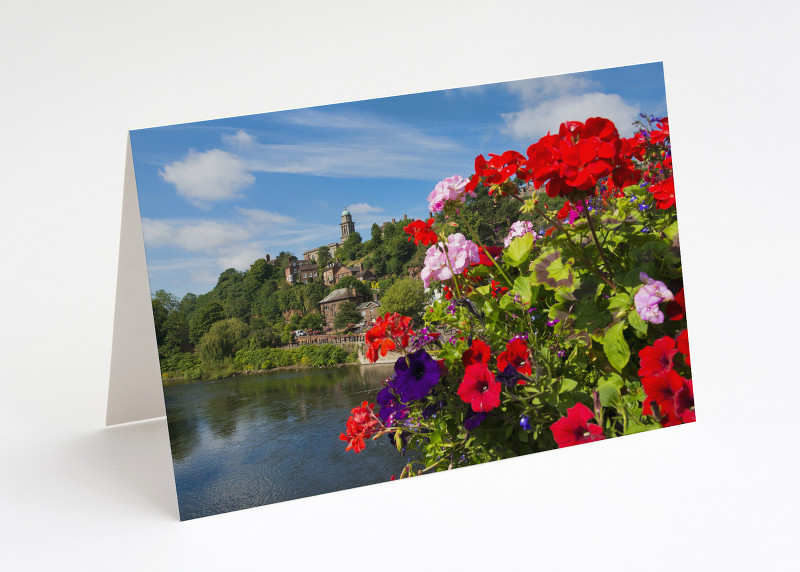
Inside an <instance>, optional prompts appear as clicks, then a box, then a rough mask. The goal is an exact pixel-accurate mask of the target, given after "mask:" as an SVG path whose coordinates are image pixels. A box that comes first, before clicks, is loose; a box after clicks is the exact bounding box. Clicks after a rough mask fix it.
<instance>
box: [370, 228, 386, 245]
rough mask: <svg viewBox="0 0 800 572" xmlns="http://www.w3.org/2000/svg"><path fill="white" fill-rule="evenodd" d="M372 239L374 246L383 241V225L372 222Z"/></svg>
mask: <svg viewBox="0 0 800 572" xmlns="http://www.w3.org/2000/svg"><path fill="white" fill-rule="evenodd" d="M369 232H370V240H372V246H373V248H377V247H378V246H380V245H381V243H383V233H382V232H381V227H380V226H378V223H377V222H374V223H372V228H371V229H370V231H369Z"/></svg>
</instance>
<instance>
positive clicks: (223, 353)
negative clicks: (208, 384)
mask: <svg viewBox="0 0 800 572" xmlns="http://www.w3.org/2000/svg"><path fill="white" fill-rule="evenodd" d="M247 334H248V328H247V324H245V323H244V322H243V321H241V320H240V319H239V318H228V319H227V320H221V321H219V322H216V323H214V324H213V325H212V326H211V328H210V329H209V330H208V332H206V333H205V334H204V335H203V337H202V338H201V340H200V343H199V344H197V355H199V356H200V359H202V360H203V361H204V362H206V363H216V362H221V361H222V360H223V358H226V357H233V355H234V354H235V353H236V351H237V350H239V349H241V348H242V346H243V343H244V340H245V339H246V338H247Z"/></svg>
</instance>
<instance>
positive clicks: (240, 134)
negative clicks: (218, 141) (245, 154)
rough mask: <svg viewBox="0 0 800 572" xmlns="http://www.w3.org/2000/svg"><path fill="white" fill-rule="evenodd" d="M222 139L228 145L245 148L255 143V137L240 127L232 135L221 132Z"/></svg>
mask: <svg viewBox="0 0 800 572" xmlns="http://www.w3.org/2000/svg"><path fill="white" fill-rule="evenodd" d="M222 141H223V142H224V143H225V144H226V145H230V146H231V147H238V148H247V147H252V146H253V145H255V144H256V143H257V141H256V138H255V137H253V136H252V135H250V134H249V133H248V132H246V131H242V130H241V129H240V130H239V131H237V132H236V133H234V134H233V135H228V134H227V133H226V134H223V135H222Z"/></svg>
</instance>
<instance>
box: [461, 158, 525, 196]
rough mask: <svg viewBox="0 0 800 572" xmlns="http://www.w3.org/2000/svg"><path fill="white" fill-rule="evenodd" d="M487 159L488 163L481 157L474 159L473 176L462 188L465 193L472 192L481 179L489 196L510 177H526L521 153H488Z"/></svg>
mask: <svg viewBox="0 0 800 572" xmlns="http://www.w3.org/2000/svg"><path fill="white" fill-rule="evenodd" d="M489 157H490V158H489V160H488V161H487V160H486V159H485V158H484V157H483V155H478V156H477V157H475V174H474V175H473V176H472V178H471V179H470V180H469V183H467V186H466V187H465V188H464V190H465V191H466V192H468V193H470V192H474V191H475V189H476V188H477V187H478V183H480V181H481V179H483V183H484V184H485V185H486V186H488V187H490V188H489V194H490V195H491V194H492V193H493V191H495V190H498V189H499V186H500V185H502V184H503V183H505V182H506V181H507V180H508V179H510V178H511V177H512V176H514V175H516V176H518V177H519V178H521V179H524V178H526V177H527V172H525V170H524V168H523V167H522V165H523V164H524V163H525V156H524V155H522V154H521V153H518V152H516V151H506V152H505V153H503V154H502V155H495V154H493V153H489Z"/></svg>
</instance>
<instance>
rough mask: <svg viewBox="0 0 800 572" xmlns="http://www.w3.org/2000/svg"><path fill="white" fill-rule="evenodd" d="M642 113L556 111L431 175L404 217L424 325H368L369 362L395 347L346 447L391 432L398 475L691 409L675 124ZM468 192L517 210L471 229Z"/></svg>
mask: <svg viewBox="0 0 800 572" xmlns="http://www.w3.org/2000/svg"><path fill="white" fill-rule="evenodd" d="M644 120H645V122H646V123H647V124H646V125H645V124H644V123H642V122H637V124H639V125H640V126H641V127H642V129H641V130H639V131H638V132H637V133H636V134H635V135H634V136H633V137H632V138H630V139H625V138H622V137H620V136H619V132H618V130H617V128H616V126H615V125H614V124H613V123H612V122H611V121H609V120H608V119H604V118H600V117H590V118H589V119H587V120H586V121H585V122H579V121H567V122H565V123H562V124H561V126H560V128H559V130H558V133H557V134H554V135H552V134H549V133H548V134H547V135H546V136H544V137H542V138H541V139H540V140H539V141H537V142H535V143H533V144H532V145H530V147H528V150H527V157H526V156H525V155H522V154H521V153H518V152H516V151H506V152H505V153H503V154H500V155H494V154H489V155H488V156H487V157H484V156H483V155H479V156H478V157H477V158H476V160H475V174H474V175H473V176H472V177H471V178H470V180H469V181H468V182H467V181H466V180H465V179H462V178H460V177H457V176H453V177H449V178H447V179H444V180H443V181H441V182H440V183H439V184H437V185H436V187H435V189H434V191H433V192H432V193H431V194H430V196H429V197H428V201H429V206H430V210H431V212H432V213H441V214H439V215H438V216H436V217H434V218H428V219H427V220H418V221H413V222H411V223H410V224H409V225H408V226H406V227H405V231H406V233H407V234H408V235H409V240H410V241H411V240H413V242H414V243H415V244H417V245H424V246H425V247H426V252H425V261H424V266H423V269H422V271H421V274H420V277H421V279H422V281H423V283H424V285H425V288H426V289H433V290H434V293H433V296H432V297H431V298H432V299H431V301H430V303H429V304H428V306H427V307H426V308H425V309H424V312H423V318H424V322H425V324H424V327H423V329H422V330H420V332H419V335H417V336H415V337H414V335H413V332H411V330H410V318H408V317H404V316H400V315H397V314H391V315H390V314H387V315H386V316H384V317H382V318H380V319H379V320H377V322H376V324H375V325H374V327H372V328H371V329H370V330H369V332H367V336H366V342H367V344H366V345H367V356H368V357H369V359H370V360H371V361H374V360H375V359H377V358H378V356H380V355H386V354H387V352H388V351H390V350H400V351H401V352H402V354H403V355H402V357H401V358H400V359H398V360H397V362H396V363H395V365H394V372H393V374H392V376H391V377H390V378H389V379H388V380H386V382H385V383H384V386H383V387H382V388H381V389H380V391H379V392H378V394H377V398H376V401H377V406H378V407H377V408H376V409H375V414H374V415H372V417H368V416H367V415H366V413H365V411H364V410H361V411H360V413H359V417H358V419H361V420H363V423H361V424H359V423H360V422H357V421H356V418H355V416H354V418H353V422H352V423H349V424H348V432H347V434H343V438H345V440H347V441H348V443H352V447H351V448H353V449H354V450H361V449H363V439H364V438H366V437H365V436H370V435H373V438H375V437H377V436H378V435H379V434H387V433H388V434H389V436H390V438H391V439H392V442H393V443H394V444H395V445H396V446H397V447H398V449H399V450H400V451H402V452H403V454H404V455H405V451H406V447H408V449H409V451H410V453H409V455H410V456H409V464H408V465H407V466H406V469H404V471H403V473H402V474H401V475H400V478H403V477H404V476H410V475H412V474H421V473H422V472H427V471H430V470H437V471H438V470H446V469H448V468H453V467H458V466H463V465H469V464H475V463H480V462H484V461H489V460H494V459H498V458H506V457H511V456H517V455H522V454H526V453H534V452H537V451H542V450H549V449H554V448H556V447H569V446H574V445H578V444H582V443H589V442H594V441H598V440H602V439H608V438H613V437H617V436H620V435H627V434H632V433H638V432H642V431H646V430H648V429H652V428H656V427H661V426H670V425H677V424H681V423H689V422H692V421H694V420H695V411H694V389H693V383H692V376H691V369H690V368H691V361H690V354H689V343H688V334H687V329H686V306H685V300H684V291H683V276H682V269H681V264H680V256H679V250H678V249H677V248H676V246H677V245H678V244H680V242H679V234H678V227H677V220H676V213H675V205H674V201H675V195H674V182H673V178H672V157H671V151H670V147H669V122H668V120H667V118H654V117H651V118H649V119H648V118H646V117H645V118H644ZM479 189H481V192H488V194H489V195H492V196H493V201H494V203H495V204H498V205H499V207H498V208H502V209H503V211H502V212H504V213H505V212H511V210H510V209H507V207H508V206H509V205H510V204H514V205H517V206H518V209H519V210H518V212H519V215H518V216H517V217H510V219H509V220H508V224H506V223H505V220H503V221H502V222H498V221H494V224H492V225H490V226H488V232H487V229H486V228H482V226H481V225H475V224H474V216H472V215H475V214H476V213H475V212H470V209H472V208H473V204H472V201H467V200H466V198H467V196H475V194H476V192H477V191H478V190H479ZM532 189H533V191H532V195H531V194H530V193H531V190H532ZM544 195H547V196H544ZM504 201H505V203H504V204H500V203H503V202H504ZM520 205H521V206H520ZM503 219H505V215H504V216H503ZM475 228H477V231H476V230H475ZM506 229H508V232H505V231H506ZM446 232H451V233H452V234H450V235H446ZM462 233H463V234H462ZM528 234H530V235H531V236H532V238H533V240H531V239H528V238H527V235H528ZM467 237H469V238H467ZM519 237H525V240H520V239H519ZM473 241H474V242H473ZM487 241H488V243H487ZM637 276H638V277H639V280H638V281H637V279H636V277H637ZM362 407H367V406H366V405H362ZM371 407H372V406H369V407H367V408H368V409H369V410H370V412H371ZM354 411H355V410H354ZM351 426H352V427H351ZM359 436H361V438H362V440H361V441H359V440H358V438H359ZM412 467H420V469H419V470H415V471H413V472H412Z"/></svg>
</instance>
